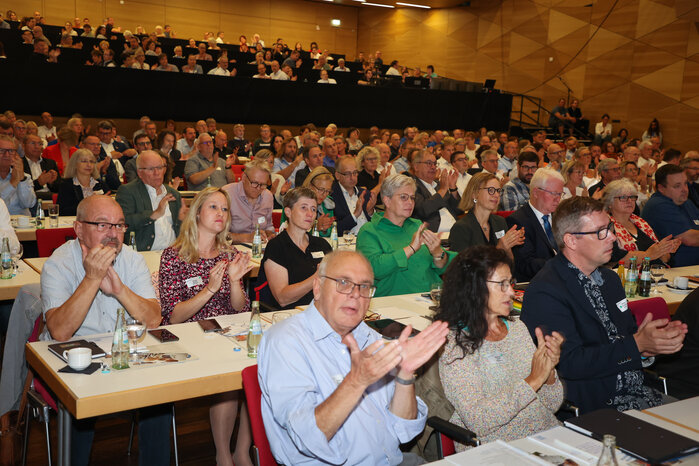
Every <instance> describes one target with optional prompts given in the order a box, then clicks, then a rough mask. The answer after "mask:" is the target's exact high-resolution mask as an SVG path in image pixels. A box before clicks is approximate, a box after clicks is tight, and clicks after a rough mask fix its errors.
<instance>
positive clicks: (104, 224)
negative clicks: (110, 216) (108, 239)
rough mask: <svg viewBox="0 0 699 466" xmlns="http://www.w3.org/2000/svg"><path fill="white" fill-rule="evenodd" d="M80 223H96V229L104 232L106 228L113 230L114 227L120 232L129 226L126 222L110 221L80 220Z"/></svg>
mask: <svg viewBox="0 0 699 466" xmlns="http://www.w3.org/2000/svg"><path fill="white" fill-rule="evenodd" d="M78 221H79V222H80V223H87V224H88V225H94V226H95V229H96V230H97V231H98V232H100V233H102V232H103V231H106V230H111V229H112V228H114V229H115V230H116V231H118V232H119V233H123V232H125V231H126V230H127V229H128V228H129V226H128V225H127V224H126V223H109V222H88V221H87V220H78Z"/></svg>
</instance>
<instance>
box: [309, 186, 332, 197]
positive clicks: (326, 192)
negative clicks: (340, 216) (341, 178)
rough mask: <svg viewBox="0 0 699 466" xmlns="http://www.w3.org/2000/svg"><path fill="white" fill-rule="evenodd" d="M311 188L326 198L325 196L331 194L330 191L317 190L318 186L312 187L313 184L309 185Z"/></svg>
mask: <svg viewBox="0 0 699 466" xmlns="http://www.w3.org/2000/svg"><path fill="white" fill-rule="evenodd" d="M311 186H312V187H313V189H315V190H316V191H318V193H319V194H323V195H326V196H327V195H328V194H330V192H331V190H330V189H325V188H319V187H318V186H316V185H314V184H313V183H311Z"/></svg>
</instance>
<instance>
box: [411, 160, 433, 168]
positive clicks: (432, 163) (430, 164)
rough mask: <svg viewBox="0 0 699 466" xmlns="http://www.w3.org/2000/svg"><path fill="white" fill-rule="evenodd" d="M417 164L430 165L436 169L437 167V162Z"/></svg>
mask: <svg viewBox="0 0 699 466" xmlns="http://www.w3.org/2000/svg"><path fill="white" fill-rule="evenodd" d="M415 163H423V164H425V165H429V166H430V167H436V166H437V162H432V161H429V162H415Z"/></svg>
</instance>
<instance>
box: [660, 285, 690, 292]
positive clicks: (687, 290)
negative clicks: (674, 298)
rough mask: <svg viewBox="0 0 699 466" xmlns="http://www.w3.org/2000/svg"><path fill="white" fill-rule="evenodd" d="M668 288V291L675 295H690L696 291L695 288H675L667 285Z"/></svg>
mask: <svg viewBox="0 0 699 466" xmlns="http://www.w3.org/2000/svg"><path fill="white" fill-rule="evenodd" d="M665 286H667V289H668V290H670V291H672V292H673V293H679V294H689V293H691V292H692V291H694V288H685V289H682V288H675V287H674V286H673V285H665Z"/></svg>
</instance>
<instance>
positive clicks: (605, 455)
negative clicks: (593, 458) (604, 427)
mask: <svg viewBox="0 0 699 466" xmlns="http://www.w3.org/2000/svg"><path fill="white" fill-rule="evenodd" d="M597 466H619V463H618V462H617V460H616V437H615V436H613V435H609V434H607V435H605V436H604V437H603V440H602V454H601V455H600V456H599V459H598V460H597Z"/></svg>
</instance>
